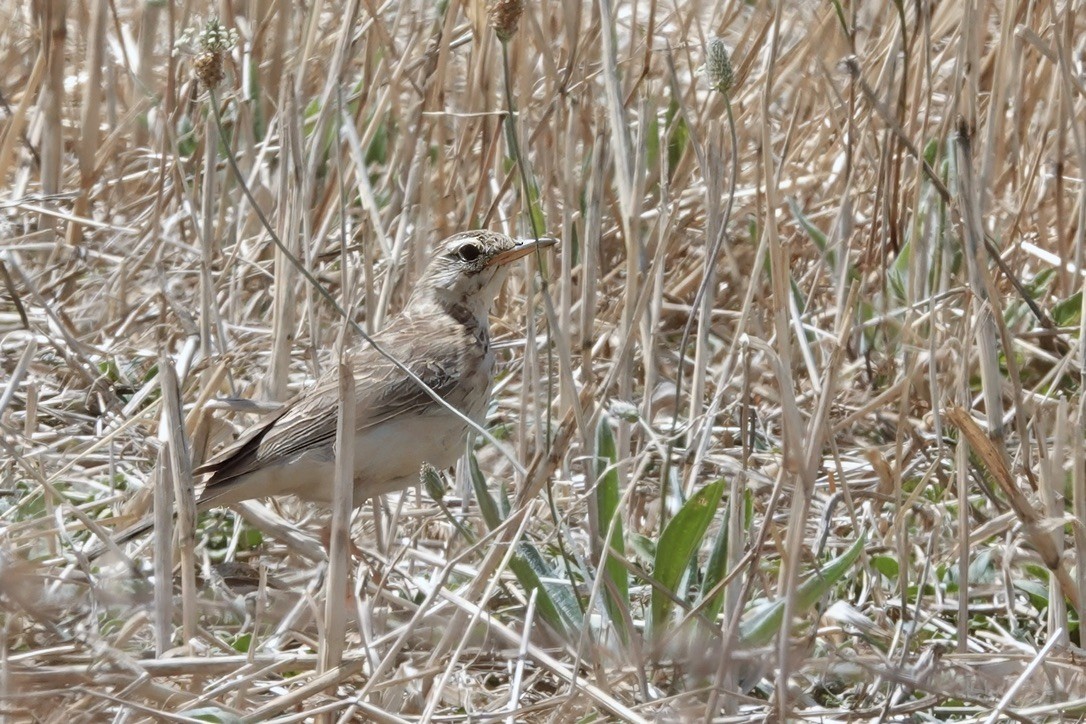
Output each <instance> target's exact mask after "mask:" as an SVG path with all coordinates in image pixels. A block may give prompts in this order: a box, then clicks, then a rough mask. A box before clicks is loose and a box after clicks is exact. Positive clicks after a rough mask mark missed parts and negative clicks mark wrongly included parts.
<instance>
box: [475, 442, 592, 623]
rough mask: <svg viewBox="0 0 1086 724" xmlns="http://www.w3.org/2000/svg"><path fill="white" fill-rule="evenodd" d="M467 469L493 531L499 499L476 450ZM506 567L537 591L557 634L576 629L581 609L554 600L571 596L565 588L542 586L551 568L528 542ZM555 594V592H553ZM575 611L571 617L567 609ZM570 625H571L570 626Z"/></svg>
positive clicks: (527, 588)
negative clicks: (556, 597)
mask: <svg viewBox="0 0 1086 724" xmlns="http://www.w3.org/2000/svg"><path fill="white" fill-rule="evenodd" d="M468 471H469V473H470V474H471V485H472V488H473V489H474V491H475V499H476V500H477V501H478V502H479V512H480V513H481V514H482V516H483V521H484V522H485V523H486V527H487V528H488V529H489V530H494V529H495V528H497V527H498V526H499V525H501V522H502V520H503V516H502V513H501V509H500V507H499V503H498V501H496V500H495V499H494V496H492V495H491V494H490V490H489V488H487V484H486V477H485V476H484V475H483V473H482V471H481V470H480V469H479V460H478V458H476V457H475V453H474V452H471V453H469V454H468ZM509 567H510V568H512V569H513V574H514V575H515V576H516V577H517V581H518V582H519V583H520V587H521V588H522V589H523V590H524V592H525V593H528V594H530V593H531V592H532V591H538V593H537V594H536V608H537V609H538V610H539V614H540V615H541V616H542V617H543V620H544V621H546V622H547V623H549V624H550V625H551V626H553V627H554V628H555V630H557V631H558V632H559V633H561V634H563V635H566V636H569V635H570V632H571V631H572V632H578V631H579V628H580V609H579V608H578V607H577V603H576V601H573V603H572V605H570V604H569V603H568V602H567V603H564V605H561V606H560V605H559V604H557V603H556V602H555V596H559V597H562V596H566V597H569V596H571V595H572V594H571V592H570V591H569V589H568V588H567V587H563V586H559V585H545V584H544V583H543V581H542V580H541V579H542V578H549V577H550V576H551V573H552V572H551V570H550V569H549V567H548V566H547V564H546V562H545V561H544V560H543V556H542V555H540V553H539V551H538V550H537V549H536V548H535V546H533V545H532V544H531V543H528V542H526V541H522V542H521V543H520V544H519V545H518V546H517V552H516V553H515V554H513V557H512V558H511V559H510V561H509ZM552 594H554V595H552ZM571 608H572V610H574V611H576V615H575V616H573V614H571V613H570V612H569V611H570V609H571ZM570 624H573V625H572V626H571V625H570Z"/></svg>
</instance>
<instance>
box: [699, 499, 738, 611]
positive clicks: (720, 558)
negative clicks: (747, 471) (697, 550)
mask: <svg viewBox="0 0 1086 724" xmlns="http://www.w3.org/2000/svg"><path fill="white" fill-rule="evenodd" d="M737 504H738V501H734V500H730V499H729V500H728V502H727V504H726V505H725V506H724V525H722V526H720V530H719V531H718V532H717V534H716V540H715V541H714V542H713V550H712V552H711V553H710V554H709V562H708V563H706V564H705V582H704V583H703V584H702V588H703V590H704V591H705V593H708V592H709V591H711V590H713V588H715V587H716V585H717V584H718V583H720V582H721V581H723V580H724V577H725V576H727V575H728V520H729V518H730V515H731V508H732V506H733V505H737ZM723 605H724V589H723V588H721V589H720V592H719V593H717V594H716V595H715V596H713V598H712V600H711V601H710V602H709V604H708V605H707V606H706V607H705V615H706V617H707V618H708V619H709V620H710V621H712V620H714V619H715V618H716V617H717V614H719V613H720V609H721V608H722V607H723Z"/></svg>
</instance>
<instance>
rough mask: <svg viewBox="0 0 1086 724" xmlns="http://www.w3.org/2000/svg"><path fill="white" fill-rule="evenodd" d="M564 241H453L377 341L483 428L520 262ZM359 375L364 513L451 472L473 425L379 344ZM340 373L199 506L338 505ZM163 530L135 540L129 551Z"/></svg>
mask: <svg viewBox="0 0 1086 724" xmlns="http://www.w3.org/2000/svg"><path fill="white" fill-rule="evenodd" d="M555 243H556V240H554V239H550V238H544V239H538V240H514V239H511V238H509V237H508V236H505V235H504V234H498V233H494V232H490V231H465V232H461V233H459V234H455V235H453V236H451V237H449V238H448V239H446V240H445V241H443V242H441V244H440V245H439V246H438V248H437V251H436V253H435V255H434V257H433V259H432V260H431V261H430V263H429V265H428V266H427V268H426V271H425V273H424V274H423V275H422V278H421V279H419V281H418V283H417V284H416V286H415V288H414V290H413V292H412V294H411V296H410V298H409V299H408V302H407V305H406V306H405V307H404V309H403V311H402V312H401V313H400V314H399V316H397V317H395V318H394V319H393V320H392V321H390V322H389V324H388V326H386V327H385V328H384V329H383V330H381V331H380V332H378V333H377V334H375V335H374V337H373V339H374V341H375V342H376V343H377V344H378V345H380V346H381V347H382V348H383V349H384V350H386V351H387V352H388V353H389V354H391V355H392V356H393V357H395V358H396V359H398V360H400V361H401V362H402V363H403V364H404V365H406V366H407V367H408V369H410V370H411V371H412V372H413V373H414V374H415V375H417V376H418V377H419V378H420V379H421V380H422V381H423V382H425V383H426V385H427V386H428V387H429V388H430V389H431V390H433V392H435V393H436V394H437V395H439V396H440V397H441V398H442V399H443V400H445V401H446V402H447V403H448V404H449V405H450V406H452V407H453V408H455V409H456V410H457V411H459V412H460V413H461V414H462V415H463V416H466V417H467V418H469V419H471V420H473V421H475V422H477V423H481V422H482V421H483V417H484V415H485V413H486V408H487V405H488V402H489V399H490V391H491V387H492V386H493V381H494V379H493V378H494V374H493V373H494V351H493V348H492V346H491V342H490V321H489V313H490V308H491V306H492V305H493V302H494V297H495V296H496V295H497V293H498V290H499V289H500V287H501V285H502V283H503V282H504V281H505V277H506V274H507V272H508V269H509V263H510V262H512V261H515V260H517V259H520V258H521V257H524V256H526V255H528V254H530V253H532V252H533V251H535V250H536V249H542V248H545V247H548V246H552V245H553V244H555ZM350 361H351V365H352V368H353V371H354V377H355V389H356V407H355V423H356V427H355V437H354V504H355V505H356V506H359V505H362V503H363V502H364V501H366V500H367V499H369V498H372V497H374V496H377V495H381V494H384V493H389V492H393V491H397V490H403V489H404V488H406V487H408V486H409V485H412V484H414V483H417V482H418V480H419V469H420V467H421V466H422V464H423V463H430V464H431V465H433V466H434V467H436V468H438V469H441V468H447V467H449V466H451V465H452V464H453V463H455V462H456V460H457V459H458V458H459V457H460V453H461V452H462V451H463V446H464V439H465V436H466V434H467V431H468V427H469V425H468V423H467V422H466V421H465V420H464V418H463V417H461V416H460V415H457V414H456V413H454V412H452V411H450V410H449V409H448V408H447V407H445V406H443V405H441V404H440V403H438V402H437V401H435V400H434V398H433V397H432V396H431V395H430V394H428V393H427V391H426V390H424V389H423V388H422V387H421V386H420V385H419V384H418V382H416V381H415V380H413V379H411V378H410V377H409V376H408V375H406V374H405V373H404V372H403V370H401V369H400V368H399V367H397V366H396V365H395V364H394V363H393V362H391V361H390V360H389V359H388V358H387V357H385V356H384V355H382V354H381V353H380V352H378V351H377V350H376V349H375V348H374V347H373V346H372V345H369V344H365V345H363V346H362V347H361V348H360V349H357V350H355V351H354V352H352V353H351V356H350ZM338 380H339V378H338V371H337V370H335V369H333V370H330V371H329V372H328V373H326V374H325V375H324V376H322V377H321V378H320V379H319V380H318V381H317V382H316V383H315V384H314V385H313V386H312V387H310V388H308V389H306V390H305V391H303V392H302V393H301V394H299V395H297V396H296V397H294V398H293V399H292V400H290V401H289V402H287V403H286V404H285V405H284V406H283V407H282V408H281V409H279V410H278V411H276V412H274V413H272V414H270V415H268V416H266V417H265V418H264V419H262V420H260V421H259V422H257V423H256V424H255V425H253V426H252V427H251V428H249V429H248V430H247V431H245V432H244V433H243V434H242V435H241V436H240V437H239V438H238V439H237V440H236V441H235V442H234V443H232V444H230V445H229V446H227V447H226V448H225V449H224V450H222V451H221V452H219V453H218V454H217V455H215V456H214V457H212V458H211V459H209V460H208V461H207V462H205V463H204V464H203V465H201V466H200V467H199V468H197V469H196V470H195V473H196V474H198V475H205V476H206V481H205V485H204V488H203V491H202V493H201V494H200V496H199V498H198V500H197V508H198V509H199V510H206V509H207V508H211V507H216V506H220V505H229V504H231V503H236V502H239V501H242V500H248V499H252V498H263V497H268V496H275V495H286V494H294V495H296V496H298V497H299V498H302V499H305V500H311V501H314V502H319V503H326V504H327V503H330V502H331V500H332V494H333V480H334V479H335V451H334V450H333V445H334V442H335V437H336V420H337V414H338V413H337V410H338V405H339V401H338V385H339V381H338ZM150 527H151V524H150V523H144V524H140V525H137V526H136V527H134V528H132V529H129V530H127V531H124V532H123V533H121V534H120V536H119V537H118V538H117V540H116V541H115V542H118V543H120V542H124V541H127V540H129V539H131V538H134V537H135V536H138V535H140V534H141V533H143V532H144V531H146V530H148V529H149V528H150Z"/></svg>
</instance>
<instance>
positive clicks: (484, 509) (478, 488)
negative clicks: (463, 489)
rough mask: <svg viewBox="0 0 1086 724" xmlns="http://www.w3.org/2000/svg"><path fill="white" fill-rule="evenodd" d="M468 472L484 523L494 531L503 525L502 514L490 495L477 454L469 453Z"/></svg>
mask: <svg viewBox="0 0 1086 724" xmlns="http://www.w3.org/2000/svg"><path fill="white" fill-rule="evenodd" d="M468 470H469V471H470V473H471V487H472V489H474V491H475V500H476V501H478V503H479V512H480V513H482V515H483V522H484V523H486V527H487V529H489V530H494V529H495V528H497V527H498V526H499V525H501V522H502V518H501V514H500V513H498V503H497V502H496V501H495V500H494V497H493V496H492V495H491V494H490V490H489V488H487V486H486V478H485V477H483V472H482V471H481V470H479V459H478V458H477V457H475V453H473V452H472V453H468Z"/></svg>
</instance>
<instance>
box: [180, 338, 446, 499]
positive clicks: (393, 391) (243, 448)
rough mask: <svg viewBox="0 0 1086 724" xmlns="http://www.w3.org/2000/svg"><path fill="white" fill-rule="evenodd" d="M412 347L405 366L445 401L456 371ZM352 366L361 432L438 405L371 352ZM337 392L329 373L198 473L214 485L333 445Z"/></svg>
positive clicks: (336, 383)
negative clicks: (205, 476) (207, 476)
mask: <svg viewBox="0 0 1086 724" xmlns="http://www.w3.org/2000/svg"><path fill="white" fill-rule="evenodd" d="M414 346H415V345H414V344H410V343H409V344H407V348H406V349H405V348H403V347H401V348H400V349H399V350H397V351H399V352H401V353H405V352H406V354H402V357H403V358H404V360H405V362H407V364H408V366H409V368H410V369H411V371H412V372H414V373H415V374H416V375H417V376H418V377H419V378H420V379H421V380H422V381H423V382H425V383H426V384H427V385H428V386H429V387H430V389H432V390H433V391H434V392H436V393H437V394H438V395H441V396H442V397H445V396H447V395H448V393H449V392H450V391H452V390H453V389H454V388H455V387H456V384H457V380H458V378H457V375H456V374H455V371H454V369H450V366H449V365H443V364H441V363H440V362H439V361H437V360H435V359H434V358H430V357H427V356H418V355H416V354H413V353H414V352H416V350H415V349H411V348H412V347H414ZM352 363H353V367H354V375H355V382H356V409H357V413H356V429H357V430H358V431H362V430H365V429H366V428H368V427H370V426H372V425H376V424H379V423H381V422H384V421H387V420H390V419H393V418H396V417H398V416H400V415H404V414H411V413H416V414H417V413H418V412H419V411H421V410H422V409H424V408H426V407H429V406H435V407H436V406H437V404H438V403H436V402H434V401H433V398H431V397H430V395H429V394H428V393H427V391H426V390H424V389H422V388H421V387H420V386H419V384H418V383H417V382H415V381H414V380H412V379H410V378H409V377H407V376H406V375H404V373H403V371H402V370H400V369H399V368H398V367H397V366H396V365H394V364H393V363H392V362H390V361H389V360H388V359H387V358H386V357H385V356H384V355H381V354H379V353H378V352H377V351H376V350H374V349H373V348H372V347H367V348H366V349H363V350H361V351H359V352H358V353H357V354H356V355H354V357H353V359H352ZM338 390H339V381H338V372H337V371H336V370H330V371H329V372H328V373H326V374H324V375H322V376H321V378H320V379H319V380H318V381H317V382H316V383H315V384H314V385H313V387H310V388H309V389H307V390H305V391H304V392H302V393H301V394H300V395H298V396H297V397H295V398H294V399H292V400H291V401H289V402H287V404H286V405H285V406H284V407H283V409H282V410H280V411H279V412H277V413H275V414H274V415H271V416H268V417H266V418H265V419H264V420H261V421H260V422H259V423H257V425H255V426H254V427H253V428H252V429H250V430H249V431H248V432H246V433H245V435H244V436H243V437H241V438H239V439H238V440H237V441H235V442H234V443H233V444H231V445H229V446H228V447H227V448H226V449H224V450H223V451H221V452H220V453H218V454H217V455H215V456H214V457H213V458H211V459H210V460H208V461H207V462H206V463H205V464H204V465H202V466H200V468H198V469H197V470H196V472H197V473H214V477H213V478H212V479H211V480H210V481H209V482H208V485H209V486H213V485H215V484H217V483H218V482H220V481H223V482H225V481H226V480H228V479H232V478H236V477H238V476H240V475H244V474H246V473H248V472H251V471H253V470H257V469H259V468H263V467H266V466H271V465H276V464H278V463H285V462H289V461H290V460H291V459H292V458H294V457H296V456H297V455H298V454H300V453H303V452H305V451H307V450H313V449H316V448H319V447H323V446H330V445H331V444H332V442H333V440H334V439H335V435H336V417H337V414H336V413H337V409H338V406H339V400H338Z"/></svg>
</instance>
